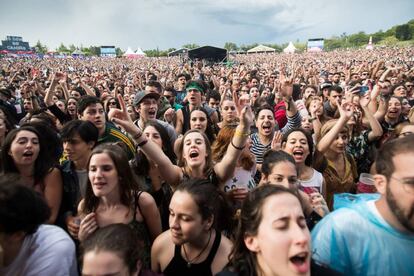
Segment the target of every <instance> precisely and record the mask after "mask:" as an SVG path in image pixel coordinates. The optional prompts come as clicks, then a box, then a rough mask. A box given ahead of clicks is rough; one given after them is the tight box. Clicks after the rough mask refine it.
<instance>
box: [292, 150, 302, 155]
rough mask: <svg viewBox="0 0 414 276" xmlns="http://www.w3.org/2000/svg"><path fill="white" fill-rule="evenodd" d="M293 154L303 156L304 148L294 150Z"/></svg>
mask: <svg viewBox="0 0 414 276" xmlns="http://www.w3.org/2000/svg"><path fill="white" fill-rule="evenodd" d="M293 156H295V157H303V150H294V151H293Z"/></svg>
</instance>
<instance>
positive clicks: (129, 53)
mask: <svg viewBox="0 0 414 276" xmlns="http://www.w3.org/2000/svg"><path fill="white" fill-rule="evenodd" d="M123 56H124V57H134V56H136V55H135V53H134V51H132V49H131V47H128V49H127V50H126V52H125V53H124V55H123Z"/></svg>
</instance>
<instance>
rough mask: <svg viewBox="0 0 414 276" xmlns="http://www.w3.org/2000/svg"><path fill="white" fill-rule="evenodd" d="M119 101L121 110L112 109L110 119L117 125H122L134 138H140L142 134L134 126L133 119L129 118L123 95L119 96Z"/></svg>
mask: <svg viewBox="0 0 414 276" xmlns="http://www.w3.org/2000/svg"><path fill="white" fill-rule="evenodd" d="M118 101H119V105H120V106H121V109H118V108H111V109H110V110H109V113H108V119H109V120H110V121H112V122H114V123H115V124H117V125H120V126H121V127H122V128H123V129H125V130H126V131H127V132H128V133H130V134H131V135H132V136H133V137H134V136H137V135H138V136H140V135H141V134H142V132H141V130H139V128H138V127H137V126H136V125H135V124H134V122H133V121H132V119H131V117H130V116H129V114H128V111H127V108H126V105H125V101H124V99H123V98H122V95H118Z"/></svg>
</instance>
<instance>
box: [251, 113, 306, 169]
mask: <svg viewBox="0 0 414 276" xmlns="http://www.w3.org/2000/svg"><path fill="white" fill-rule="evenodd" d="M287 119H288V120H287V123H286V125H285V126H284V127H283V128H282V129H281V131H282V133H283V134H284V133H286V132H287V131H289V130H290V129H293V128H298V127H301V121H302V118H301V116H300V114H299V112H297V113H296V114H295V115H293V116H292V117H287ZM250 139H252V147H251V149H250V151H251V153H253V154H254V156H256V164H262V163H263V155H264V154H265V152H266V151H268V150H269V149H270V145H271V144H272V142H270V143H269V144H267V145H263V144H262V142H260V139H259V133H253V134H251V135H250Z"/></svg>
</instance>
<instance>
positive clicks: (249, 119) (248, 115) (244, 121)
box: [240, 105, 254, 128]
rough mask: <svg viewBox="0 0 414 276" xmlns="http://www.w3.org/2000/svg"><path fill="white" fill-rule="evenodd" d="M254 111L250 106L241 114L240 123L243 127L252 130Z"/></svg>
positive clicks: (244, 108) (246, 106)
mask: <svg viewBox="0 0 414 276" xmlns="http://www.w3.org/2000/svg"><path fill="white" fill-rule="evenodd" d="M253 119H254V115H253V111H252V108H251V107H250V106H249V105H245V106H244V107H243V109H242V110H241V113H240V123H241V125H243V126H245V127H248V128H250V126H251V125H252V124H253Z"/></svg>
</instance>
